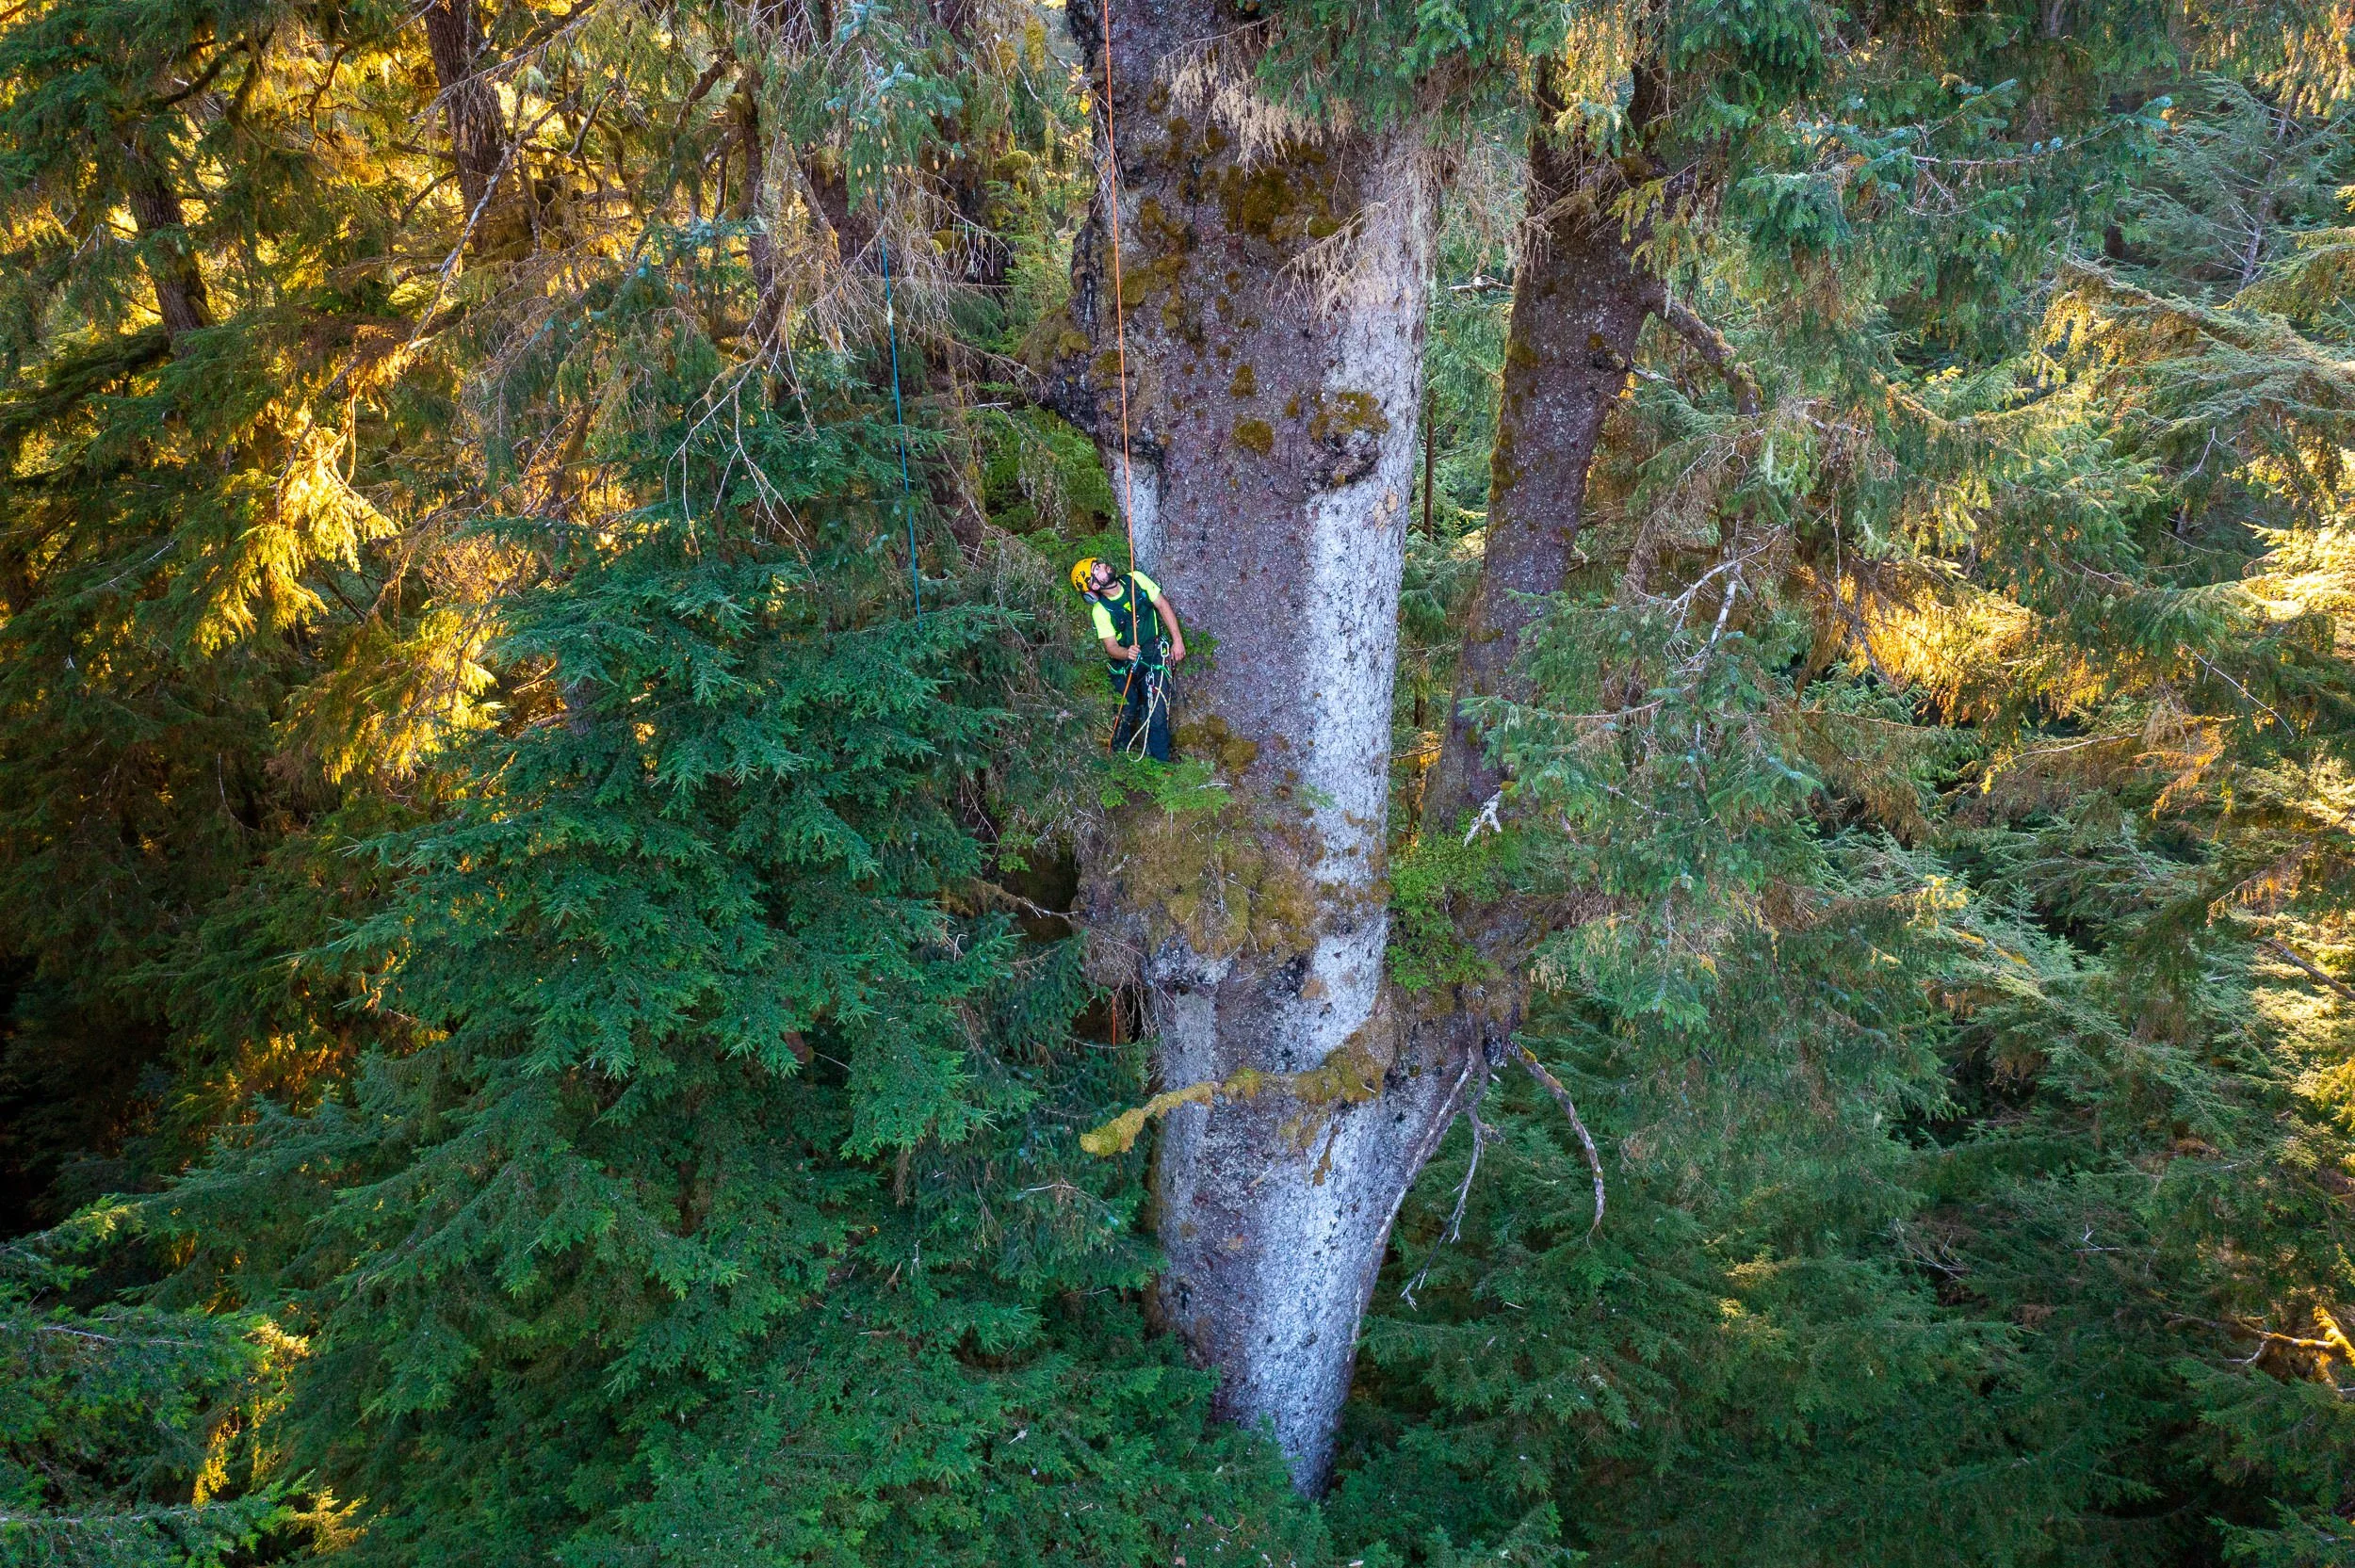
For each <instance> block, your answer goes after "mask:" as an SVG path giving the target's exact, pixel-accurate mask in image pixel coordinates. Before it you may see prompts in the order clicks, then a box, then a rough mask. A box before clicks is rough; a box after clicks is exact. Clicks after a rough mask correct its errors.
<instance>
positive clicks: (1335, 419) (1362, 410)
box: [1308, 392, 1390, 446]
mask: <svg viewBox="0 0 2355 1568" xmlns="http://www.w3.org/2000/svg"><path fill="white" fill-rule="evenodd" d="M1316 408H1317V412H1315V413H1314V414H1313V415H1311V416H1310V417H1309V420H1308V434H1309V435H1310V436H1312V437H1314V438H1315V439H1316V440H1318V441H1322V442H1324V443H1325V444H1326V445H1333V446H1340V445H1347V444H1348V441H1349V438H1350V437H1351V436H1354V435H1356V434H1357V433H1358V432H1360V431H1364V432H1367V433H1369V434H1372V435H1381V434H1383V433H1384V432H1386V431H1388V430H1389V428H1390V416H1389V414H1386V413H1384V412H1382V405H1381V404H1380V403H1378V402H1376V401H1374V398H1373V395H1372V393H1367V392H1335V393H1323V392H1320V393H1318V394H1317V404H1316Z"/></svg>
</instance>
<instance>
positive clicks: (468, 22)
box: [425, 0, 507, 250]
mask: <svg viewBox="0 0 2355 1568" xmlns="http://www.w3.org/2000/svg"><path fill="white" fill-rule="evenodd" d="M425 39H426V44H427V47H428V48H429V50H430V52H431V54H432V56H433V78H434V82H435V84H436V85H437V86H438V87H440V89H441V97H442V113H443V115H444V117H445V118H446V119H447V121H449V144H450V154H451V155H452V156H453V157H455V158H456V159H457V162H458V188H459V191H460V193H461V195H462V196H463V199H464V201H465V203H466V212H465V218H466V220H467V221H470V222H472V223H474V225H475V238H474V241H473V243H472V246H471V248H472V249H476V250H479V249H482V240H483V239H484V238H485V237H486V236H487V233H488V223H489V218H490V216H491V215H490V214H489V212H488V211H486V210H485V209H484V208H483V205H482V202H483V198H484V197H485V196H488V195H491V194H492V186H493V183H494V182H495V181H498V180H500V179H501V177H502V176H501V175H500V172H499V161H500V159H501V158H502V157H503V156H504V155H505V151H506V140H507V132H506V128H505V126H503V125H502V124H501V123H500V121H499V104H498V95H497V94H496V93H495V92H493V91H492V90H491V86H490V84H489V83H488V82H485V81H483V80H482V79H481V78H480V77H479V76H478V75H476V74H475V71H476V67H477V65H478V64H479V56H480V55H481V53H482V23H481V20H480V18H479V16H478V15H477V14H476V12H475V6H474V0H430V3H429V4H428V5H427V6H426V8H425ZM478 213H479V214H481V216H480V218H477V216H476V215H477V214H478Z"/></svg>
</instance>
